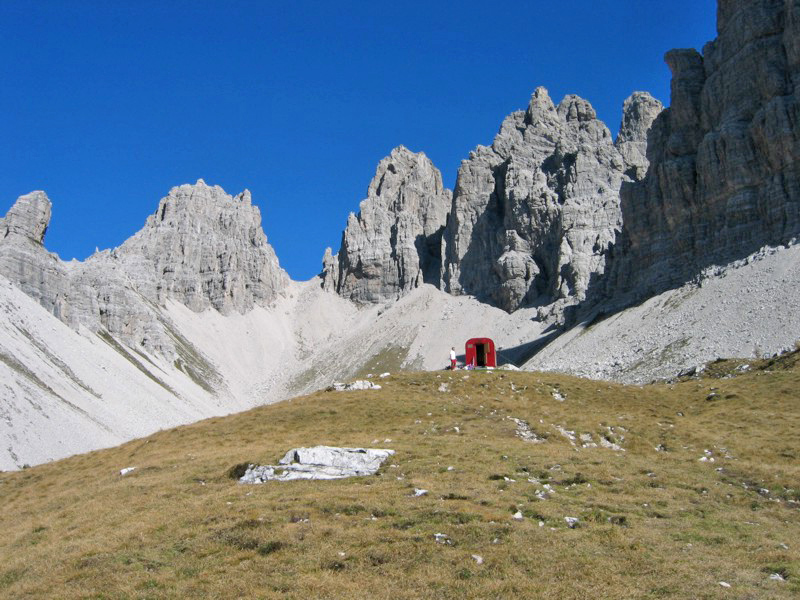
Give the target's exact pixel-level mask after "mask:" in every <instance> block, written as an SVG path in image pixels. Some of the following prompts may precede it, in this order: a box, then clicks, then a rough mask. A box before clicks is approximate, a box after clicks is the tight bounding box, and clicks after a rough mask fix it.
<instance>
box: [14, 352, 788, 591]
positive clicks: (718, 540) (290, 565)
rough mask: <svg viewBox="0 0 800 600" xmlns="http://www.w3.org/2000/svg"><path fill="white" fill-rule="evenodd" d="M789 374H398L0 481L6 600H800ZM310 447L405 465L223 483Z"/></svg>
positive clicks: (722, 367)
mask: <svg viewBox="0 0 800 600" xmlns="http://www.w3.org/2000/svg"><path fill="white" fill-rule="evenodd" d="M797 362H798V355H797V353H793V354H790V355H787V356H785V357H783V358H781V359H779V360H777V361H776V360H772V361H760V362H756V363H752V364H751V366H750V367H749V368H747V370H744V371H743V370H742V367H741V366H740V365H741V364H742V363H737V362H724V363H717V364H714V365H712V366H710V367H709V369H708V371H707V373H708V375H707V376H705V377H701V378H699V379H698V378H695V379H687V380H685V381H681V382H676V383H673V384H654V385H647V386H636V387H635V386H622V385H616V384H611V383H604V382H596V381H589V380H582V379H576V378H571V377H566V376H561V375H556V374H550V373H525V372H516V371H513V372H512V371H495V372H467V371H456V372H452V373H451V372H449V371H444V372H435V373H399V374H392V375H391V376H390V377H387V378H385V379H381V380H379V382H380V384H381V385H382V386H383V389H381V390H368V391H358V392H325V391H320V392H317V393H315V394H312V395H309V396H305V397H301V398H296V399H294V400H291V401H287V402H283V403H280V404H276V405H271V406H265V407H260V408H256V409H254V410H251V411H248V412H245V413H241V414H237V415H233V416H230V417H225V418H214V419H209V420H205V421H202V422H200V423H196V424H193V425H189V426H184V427H179V428H176V429H171V430H165V431H161V432H159V433H157V434H155V435H152V436H150V437H148V438H145V439H140V440H135V441H132V442H129V443H127V444H124V445H122V446H119V447H117V448H112V449H107V450H102V451H96V452H92V453H89V454H84V455H80V456H74V457H71V458H69V459H65V460H61V461H58V462H53V463H49V464H46V465H41V466H37V467H33V468H29V469H25V470H23V471H20V472H4V473H0V506H1V507H2V511H0V531H1V532H2V535H0V597H2V598H59V599H61V598H64V599H69V598H114V599H116V598H131V599H133V598H558V599H570V598H575V599H577V598H614V599H624V598H637V599H638V598H758V599H761V598H797V597H800V466H799V465H800V462H799V461H798V459H800V368H798V366H797ZM731 374H735V375H734V376H731ZM509 417H513V418H514V419H520V420H524V421H525V422H527V423H528V424H529V425H530V428H531V429H532V431H533V433H534V435H535V436H536V437H538V438H540V439H541V440H542V441H538V442H532V441H526V440H523V439H521V438H520V437H519V436H518V435H517V427H518V425H517V422H515V421H514V420H512V419H511V418H509ZM570 432H573V433H570ZM570 435H572V436H573V437H574V440H573V439H570ZM581 436H582V437H581ZM318 444H328V445H337V446H364V447H375V448H392V449H394V450H396V454H395V455H394V456H393V457H391V458H390V459H389V460H388V461H387V462H386V463H384V465H383V467H382V468H381V469H380V471H379V473H378V474H377V475H375V476H371V477H361V478H351V479H343V480H336V481H293V482H280V483H279V482H272V483H267V484H263V485H242V484H239V483H237V481H236V480H235V479H233V478H232V477H231V476H230V472H231V470H232V469H234V470H235V467H236V466H237V465H240V464H241V463H248V462H252V463H260V464H276V462H277V460H278V459H279V458H280V457H281V456H283V454H284V453H285V452H286V451H287V450H288V449H290V448H293V447H297V446H313V445H318ZM603 444H605V445H606V446H610V445H612V444H617V445H618V446H620V447H621V448H622V450H615V449H613V448H608V447H603ZM584 446H586V447H584ZM701 459H705V460H701ZM712 459H713V460H712ZM126 467H135V470H134V471H132V472H130V473H128V474H126V475H124V476H121V475H120V469H123V468H126ZM415 489H424V490H428V492H427V493H426V494H424V495H420V496H416V495H415V494H414V490H415ZM516 513H521V519H519V515H518V516H517V517H518V518H517V519H515V518H514V515H515V514H516ZM566 517H571V518H577V519H578V521H577V523H576V524H575V526H574V528H573V527H570V526H569V524H568V523H567V521H566V520H565V519H566ZM436 534H443V535H439V536H436ZM723 584H725V585H723Z"/></svg>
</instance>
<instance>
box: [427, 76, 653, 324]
mask: <svg viewBox="0 0 800 600" xmlns="http://www.w3.org/2000/svg"><path fill="white" fill-rule="evenodd" d="M658 107H659V104H658V102H657V101H655V100H653V99H652V98H651V97H650V96H649V95H648V94H644V93H637V94H635V95H634V96H632V97H631V98H629V99H628V100H627V101H626V104H625V117H624V119H623V124H624V131H623V134H622V135H621V136H620V139H619V141H618V145H619V146H620V147H621V148H622V152H621V151H620V150H618V149H617V147H616V146H615V144H614V141H613V140H612V137H611V134H610V132H609V130H608V128H607V127H606V126H605V125H604V124H603V123H602V122H601V121H599V120H598V119H597V116H596V114H595V111H594V109H593V108H592V106H591V105H590V104H589V103H588V102H587V101H586V100H583V99H582V98H579V97H577V96H572V95H570V96H567V97H565V98H564V99H563V100H562V101H561V103H560V104H559V105H558V106H556V105H554V104H553V102H552V101H551V100H550V97H549V95H548V93H547V90H545V89H544V88H541V87H540V88H538V89H537V90H536V91H535V92H534V94H533V96H532V97H531V100H530V104H529V105H528V109H527V110H526V111H518V112H515V113H513V114H511V115H510V116H509V117H507V118H506V119H505V121H503V124H502V126H501V128H500V132H499V133H498V134H497V137H496V138H495V140H494V143H493V144H492V146H491V147H485V146H478V147H477V148H476V149H475V150H474V151H473V152H472V153H471V154H470V158H469V159H468V160H465V161H464V162H463V163H462V165H461V168H460V169H459V172H458V180H457V182H456V188H455V192H454V198H453V208H452V212H451V217H450V220H449V221H448V225H447V228H446V230H445V233H444V237H443V250H442V256H443V263H444V264H443V271H442V287H443V289H445V290H446V291H448V292H450V293H453V294H462V293H466V294H472V295H475V296H476V297H478V298H479V299H482V300H484V301H487V302H490V303H492V304H495V305H496V306H499V307H501V308H503V309H505V310H507V311H513V310H515V309H516V308H518V307H520V306H523V305H530V304H550V303H553V302H558V301H566V302H574V301H579V300H582V299H583V298H584V297H585V295H586V290H587V289H588V287H589V285H590V282H591V281H592V280H593V279H594V278H596V277H599V276H601V275H602V274H603V272H604V270H605V265H606V257H607V254H608V251H609V248H610V246H611V245H612V244H613V243H614V241H615V239H616V235H617V232H618V231H619V229H620V226H621V214H620V208H619V190H620V186H621V184H622V183H623V181H628V180H630V177H631V176H633V177H636V176H638V174H639V173H640V172H641V171H643V170H644V169H643V166H644V162H646V161H645V159H643V158H642V156H641V155H642V137H643V135H644V132H646V131H647V129H648V128H649V126H650V123H651V121H652V119H653V118H654V115H655V113H656V111H657V109H658ZM626 173H627V174H626Z"/></svg>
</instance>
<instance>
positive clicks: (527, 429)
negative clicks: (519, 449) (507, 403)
mask: <svg viewBox="0 0 800 600" xmlns="http://www.w3.org/2000/svg"><path fill="white" fill-rule="evenodd" d="M507 418H508V419H510V420H512V421H514V423H516V425H517V437H518V438H520V439H522V440H525V441H526V442H533V443H534V444H539V443H541V442H544V441H545V439H544V438H543V437H540V436H539V435H537V434H536V432H535V431H534V430H533V429H531V426H530V425H529V424H528V422H527V421H523V420H522V419H517V418H515V417H507Z"/></svg>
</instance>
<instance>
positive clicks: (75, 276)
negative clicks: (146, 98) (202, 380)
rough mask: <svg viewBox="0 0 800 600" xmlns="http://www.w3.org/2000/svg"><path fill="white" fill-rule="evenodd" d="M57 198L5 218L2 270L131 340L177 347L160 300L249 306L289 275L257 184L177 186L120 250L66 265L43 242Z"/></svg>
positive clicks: (29, 200)
mask: <svg viewBox="0 0 800 600" xmlns="http://www.w3.org/2000/svg"><path fill="white" fill-rule="evenodd" d="M50 212H51V204H50V201H49V199H48V198H47V196H46V195H45V194H44V193H43V192H33V193H31V194H28V195H26V196H22V197H20V198H19V199H18V200H17V202H16V203H15V204H14V206H13V207H12V208H11V209H10V210H9V212H8V214H7V215H6V217H5V219H3V220H2V221H0V233H2V234H3V236H2V238H0V274H2V275H4V276H5V277H7V278H8V279H9V280H11V281H12V282H14V283H15V284H16V285H18V286H19V287H20V288H21V289H22V290H23V291H25V293H27V294H28V295H29V296H31V297H33V298H35V299H36V300H37V301H38V302H39V303H40V304H41V305H42V306H44V307H45V308H46V309H47V310H48V311H50V312H51V313H53V314H54V315H55V316H56V317H58V318H59V319H61V320H62V321H64V322H65V323H67V324H69V325H70V326H72V327H77V326H79V325H84V326H86V327H88V328H89V329H91V330H95V331H99V330H101V329H104V330H106V331H107V332H109V333H110V334H111V335H112V336H114V337H118V338H119V339H121V340H122V341H124V342H125V343H127V344H129V345H131V346H135V347H144V348H145V349H147V350H154V351H156V352H160V353H169V352H171V351H173V350H174V347H175V339H174V337H175V336H174V334H171V333H170V332H168V331H167V327H166V325H165V323H164V320H163V317H161V316H160V315H159V311H158V307H159V306H163V305H164V304H165V302H166V301H167V300H169V299H173V300H176V301H178V302H180V303H182V304H185V305H186V306H188V307H189V308H191V309H192V310H195V311H201V310H203V309H206V308H214V309H216V310H219V311H220V312H222V313H229V312H233V311H237V312H245V311H247V310H249V309H250V308H252V307H253V306H254V305H255V304H261V305H263V304H266V303H268V302H270V301H271V300H273V299H274V298H275V296H276V295H277V293H278V292H279V291H280V290H281V289H282V288H283V287H284V286H285V285H286V284H287V283H288V276H287V275H286V273H285V272H284V271H283V270H282V269H281V268H280V266H279V265H278V260H277V258H276V257H275V253H274V251H273V250H272V247H271V246H270V245H269V244H268V243H267V239H266V236H265V235H264V232H263V230H262V229H261V215H260V212H259V210H258V208H257V207H255V206H252V204H251V201H250V194H249V192H247V191H245V192H243V193H242V194H240V195H239V196H236V197H235V198H234V197H231V196H228V195H227V194H225V192H224V191H223V190H222V189H221V188H219V187H218V186H214V187H211V186H207V185H206V184H205V183H204V182H203V181H202V180H200V181H198V182H197V183H196V184H195V185H183V186H180V187H176V188H173V189H172V190H171V191H170V193H169V195H167V197H165V198H164V199H162V200H161V203H160V204H159V207H158V210H157V211H156V213H155V214H154V215H152V216H151V217H149V218H148V220H147V224H146V225H145V227H144V229H143V230H142V231H140V232H139V233H137V234H136V235H134V236H133V237H132V238H130V239H129V240H128V241H126V242H125V243H124V244H123V245H122V246H120V247H119V248H116V249H114V250H110V251H109V250H106V251H103V252H99V253H97V254H94V255H93V256H91V257H89V258H88V259H87V260H86V261H83V262H79V261H71V262H68V263H65V262H63V261H61V260H60V259H59V258H58V256H56V255H55V254H52V253H50V252H48V251H47V250H46V249H45V248H44V246H43V244H42V242H43V239H44V233H45V231H46V229H47V225H48V223H49V220H50Z"/></svg>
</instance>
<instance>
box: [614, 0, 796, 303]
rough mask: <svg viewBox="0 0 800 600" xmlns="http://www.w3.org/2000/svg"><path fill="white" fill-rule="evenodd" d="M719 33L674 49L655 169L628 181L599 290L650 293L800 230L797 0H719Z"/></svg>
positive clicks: (657, 130) (654, 149)
mask: <svg viewBox="0 0 800 600" xmlns="http://www.w3.org/2000/svg"><path fill="white" fill-rule="evenodd" d="M717 20H718V22H717V29H718V37H717V39H716V40H714V41H713V42H710V43H708V44H706V46H705V47H704V49H703V54H702V55H701V54H700V53H698V52H697V51H695V50H672V51H670V52H668V53H667V55H666V61H667V64H668V65H669V67H670V69H671V70H672V75H673V78H672V86H671V88H672V89H671V95H672V100H671V105H670V107H669V108H668V109H667V110H665V111H664V112H663V113H662V114H661V115H660V116H659V117H658V119H656V121H655V123H654V125H653V129H652V132H651V135H650V137H649V141H648V150H647V155H648V158H649V159H650V168H649V171H648V173H647V176H646V178H645V179H644V180H642V181H641V182H639V183H632V184H629V185H625V186H623V189H622V193H621V202H622V204H621V206H622V216H623V221H624V228H623V235H622V237H621V239H620V242H619V244H618V247H617V248H616V249H615V252H614V255H615V256H614V267H613V269H612V273H611V276H610V277H608V278H607V280H606V281H605V282H604V286H603V287H604V292H605V294H606V295H607V296H610V297H614V296H619V295H620V294H623V293H626V292H627V293H628V296H630V295H633V296H635V297H646V296H649V295H652V294H653V293H655V292H658V291H661V290H663V289H667V288H669V287H673V286H675V285H677V284H680V283H682V282H684V281H686V280H688V279H690V278H692V277H694V276H695V275H696V274H697V273H699V272H700V271H701V270H702V269H703V268H704V267H706V266H708V265H710V264H725V263H728V262H731V261H732V260H735V259H738V258H741V257H743V256H746V255H748V254H749V253H751V252H754V251H755V250H757V249H758V248H759V247H761V246H763V245H765V244H771V245H777V244H783V243H787V242H789V241H790V240H791V239H792V238H794V237H795V236H797V235H798V233H800V103H799V102H798V100H799V98H800V97H799V96H798V92H799V91H800V90H799V88H798V86H799V85H800V4H798V3H797V2H796V1H792V0H786V1H776V0H721V1H720V2H719V5H718V14H717Z"/></svg>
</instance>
